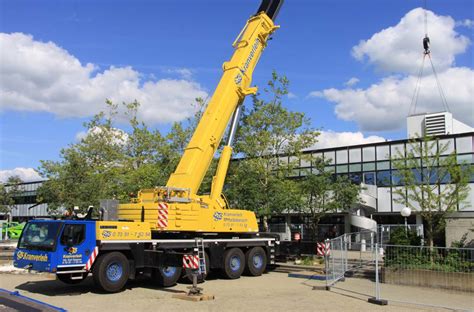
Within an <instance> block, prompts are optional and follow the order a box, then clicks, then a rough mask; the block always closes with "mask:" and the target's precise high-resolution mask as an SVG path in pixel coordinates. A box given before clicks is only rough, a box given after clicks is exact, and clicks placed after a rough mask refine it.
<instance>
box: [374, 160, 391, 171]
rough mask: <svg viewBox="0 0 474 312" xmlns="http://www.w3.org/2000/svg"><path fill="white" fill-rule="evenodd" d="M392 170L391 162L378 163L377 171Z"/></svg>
mask: <svg viewBox="0 0 474 312" xmlns="http://www.w3.org/2000/svg"><path fill="white" fill-rule="evenodd" d="M386 169H390V162H389V161H378V162H377V170H386Z"/></svg>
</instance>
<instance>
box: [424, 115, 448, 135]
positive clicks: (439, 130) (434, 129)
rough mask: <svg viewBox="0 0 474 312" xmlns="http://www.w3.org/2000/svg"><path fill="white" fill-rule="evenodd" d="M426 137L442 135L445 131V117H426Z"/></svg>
mask: <svg viewBox="0 0 474 312" xmlns="http://www.w3.org/2000/svg"><path fill="white" fill-rule="evenodd" d="M425 134H426V135H443V134H447V131H446V115H445V114H440V115H427V116H426V117H425Z"/></svg>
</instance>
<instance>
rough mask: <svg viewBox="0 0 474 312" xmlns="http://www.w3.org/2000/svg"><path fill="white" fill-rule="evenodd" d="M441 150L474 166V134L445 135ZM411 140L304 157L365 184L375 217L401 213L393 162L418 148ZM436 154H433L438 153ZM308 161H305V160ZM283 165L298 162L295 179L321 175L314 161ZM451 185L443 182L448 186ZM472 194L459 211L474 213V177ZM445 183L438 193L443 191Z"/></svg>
mask: <svg viewBox="0 0 474 312" xmlns="http://www.w3.org/2000/svg"><path fill="white" fill-rule="evenodd" d="M438 143H439V144H438V147H439V146H445V145H447V146H448V148H447V150H446V151H445V152H444V153H443V154H445V155H449V154H451V153H453V152H455V153H456V158H457V161H458V163H459V164H464V165H470V166H474V132H469V133H462V134H452V135H444V136H442V137H439V141H438ZM413 144H421V142H417V143H413V141H410V140H408V139H406V140H396V141H387V142H379V143H371V144H363V145H354V146H345V147H337V148H326V149H316V150H309V151H305V152H304V153H303V154H306V155H308V154H311V156H312V157H311V158H316V157H320V158H323V159H324V160H325V161H327V162H328V163H329V165H328V166H326V170H327V171H329V172H332V173H333V174H334V175H335V176H346V177H348V178H349V179H350V180H352V181H353V182H354V183H357V184H361V183H364V185H365V186H366V190H363V191H362V194H363V193H364V192H365V193H367V195H370V196H372V197H373V198H374V199H375V201H374V204H375V207H373V208H375V209H376V212H375V213H397V214H399V212H400V210H401V209H402V208H403V207H404V205H401V204H399V203H397V202H396V195H395V194H394V192H393V190H394V189H396V188H400V187H403V186H402V183H401V181H400V179H399V178H398V177H397V175H396V174H395V168H394V167H393V164H392V163H391V159H393V158H395V157H396V156H397V155H403V156H405V155H406V152H407V151H409V150H410V149H412V148H414V147H413ZM435 152H436V151H432V153H435ZM303 158H304V157H303ZM280 161H281V162H283V163H289V162H292V164H294V162H295V161H296V163H297V169H295V170H293V171H292V174H291V175H292V177H293V178H298V177H304V176H305V175H307V174H308V173H310V172H311V173H314V174H317V172H316V170H315V168H313V167H312V164H311V161H308V160H303V159H300V160H298V159H295V157H294V156H281V157H280ZM418 178H420V179H421V177H418ZM449 182H450V181H448V180H446V181H443V183H444V184H447V183H449ZM470 182H471V184H470V194H469V197H468V199H467V200H466V201H465V202H460V203H458V207H457V209H458V211H474V176H472V177H471V180H470ZM443 183H442V184H441V185H440V186H439V188H438V192H440V191H442V189H443Z"/></svg>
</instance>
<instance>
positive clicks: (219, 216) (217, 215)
mask: <svg viewBox="0 0 474 312" xmlns="http://www.w3.org/2000/svg"><path fill="white" fill-rule="evenodd" d="M219 220H222V212H219V211H216V212H214V221H219Z"/></svg>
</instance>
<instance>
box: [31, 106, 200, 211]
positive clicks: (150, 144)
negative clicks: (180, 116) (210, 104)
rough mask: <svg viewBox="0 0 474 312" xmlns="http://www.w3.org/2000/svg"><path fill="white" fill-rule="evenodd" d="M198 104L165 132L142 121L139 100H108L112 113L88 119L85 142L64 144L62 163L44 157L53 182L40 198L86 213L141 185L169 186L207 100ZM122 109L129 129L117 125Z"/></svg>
mask: <svg viewBox="0 0 474 312" xmlns="http://www.w3.org/2000/svg"><path fill="white" fill-rule="evenodd" d="M196 102H197V104H196V107H197V109H196V114H195V115H194V116H192V117H191V118H189V119H187V120H185V121H184V122H180V123H175V124H173V126H172V128H171V130H170V131H169V133H168V134H167V135H166V136H164V135H162V134H161V133H160V132H159V131H158V130H150V129H149V128H148V127H147V126H146V125H145V124H144V123H143V122H141V121H139V120H138V118H137V111H138V108H139V103H138V102H136V101H135V102H132V103H123V104H122V106H120V107H119V106H118V105H116V104H114V103H112V102H111V101H107V106H108V111H107V113H105V112H101V113H99V114H97V115H95V116H94V117H93V118H92V119H91V120H90V121H88V122H86V123H84V127H85V129H86V133H85V135H84V137H83V138H82V139H81V140H80V142H77V143H74V144H70V145H69V146H68V147H66V148H63V149H62V150H61V152H60V160H59V161H48V160H46V161H41V166H40V168H39V170H38V171H39V172H40V174H41V175H42V176H43V177H45V178H46V179H48V180H47V181H45V183H44V184H43V185H42V186H41V187H40V188H39V190H38V200H39V202H47V203H48V207H49V208H50V209H51V210H52V211H51V212H52V213H54V212H55V211H56V210H57V209H58V208H60V207H65V208H67V209H72V208H73V207H74V206H79V208H80V209H81V210H82V212H84V211H85V210H86V209H87V207H88V206H89V205H95V206H98V205H99V201H100V200H101V199H106V198H114V199H118V200H120V201H128V199H129V195H130V194H136V193H137V192H138V191H139V190H140V189H146V188H153V187H155V186H157V185H165V184H166V181H167V179H168V177H169V175H170V174H171V172H172V171H173V170H174V168H175V167H176V164H177V162H178V161H179V159H180V157H181V154H182V151H183V150H184V148H185V146H186V144H187V141H188V140H189V138H190V136H191V134H192V132H193V131H194V127H195V124H196V121H195V120H196V119H197V118H199V117H200V114H201V108H202V106H203V105H204V102H203V101H202V100H201V99H197V101H196ZM120 111H124V112H125V114H124V116H125V118H126V120H127V122H128V128H129V131H128V132H125V131H124V130H121V129H118V128H117V127H115V124H114V123H115V122H116V120H117V119H118V117H119V112H120ZM121 118H122V119H123V116H121Z"/></svg>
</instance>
